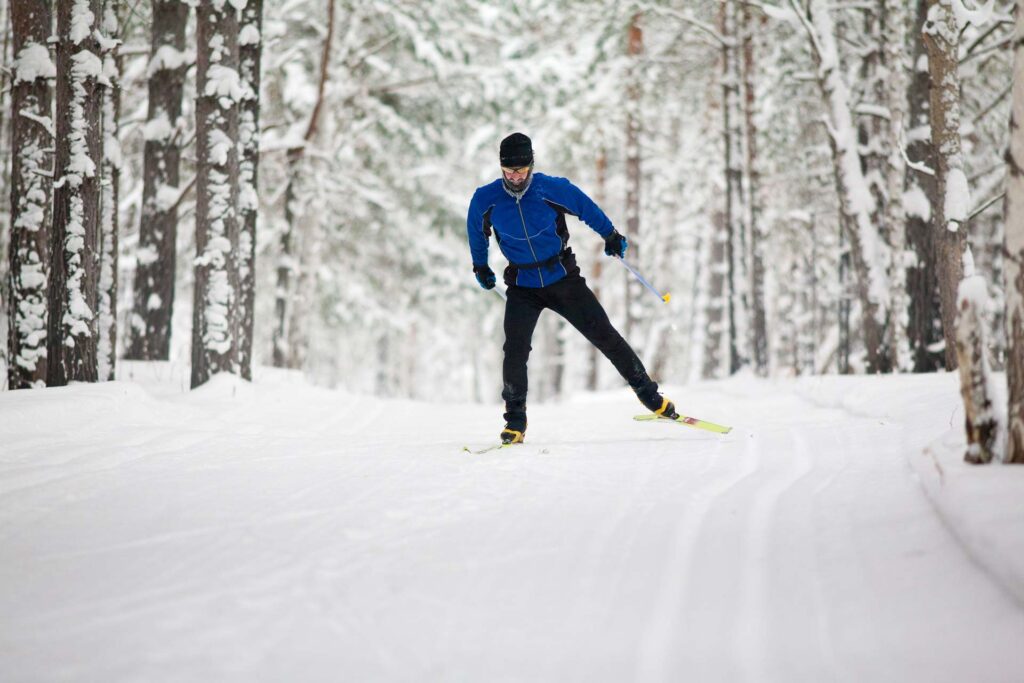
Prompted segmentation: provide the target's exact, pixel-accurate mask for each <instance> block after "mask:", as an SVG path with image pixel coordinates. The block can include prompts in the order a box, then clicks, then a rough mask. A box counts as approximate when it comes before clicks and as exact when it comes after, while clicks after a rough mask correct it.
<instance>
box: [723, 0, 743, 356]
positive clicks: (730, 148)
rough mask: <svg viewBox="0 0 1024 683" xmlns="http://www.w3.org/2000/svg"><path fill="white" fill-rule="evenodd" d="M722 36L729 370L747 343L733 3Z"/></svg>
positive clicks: (740, 125) (725, 16) (725, 10)
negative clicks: (743, 288) (742, 293)
mask: <svg viewBox="0 0 1024 683" xmlns="http://www.w3.org/2000/svg"><path fill="white" fill-rule="evenodd" d="M720 11H721V26H722V36H723V38H724V41H723V43H722V103H723V105H722V142H723V148H724V151H725V214H724V218H725V225H726V231H727V232H726V238H727V239H726V243H725V252H726V255H725V258H726V267H727V272H726V281H725V286H726V289H727V293H726V306H727V320H728V324H729V328H728V335H729V374H730V375H731V374H733V373H735V372H738V371H739V369H740V367H741V366H742V365H743V363H744V362H745V360H746V359H745V358H744V356H743V354H741V352H740V347H741V345H742V346H744V347H745V346H746V339H745V336H746V334H745V330H746V319H745V315H746V311H745V310H743V309H744V307H743V305H742V299H743V297H742V296H741V295H740V292H739V291H738V290H739V285H738V283H740V282H743V281H744V280H745V278H744V276H743V273H744V272H745V267H744V265H745V261H746V259H745V254H744V251H745V250H744V248H743V245H744V243H745V230H744V228H745V226H744V222H743V218H744V196H743V163H744V159H743V141H742V135H743V122H742V112H741V105H740V80H741V75H740V60H739V55H738V48H737V42H738V41H737V34H736V3H735V2H733V0H726V1H725V2H724V3H723V4H722V6H721V9H720Z"/></svg>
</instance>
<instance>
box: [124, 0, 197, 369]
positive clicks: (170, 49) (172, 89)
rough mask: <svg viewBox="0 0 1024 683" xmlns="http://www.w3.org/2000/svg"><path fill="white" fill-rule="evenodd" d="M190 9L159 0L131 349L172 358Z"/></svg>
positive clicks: (147, 356)
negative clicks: (172, 324) (176, 248)
mask: <svg viewBox="0 0 1024 683" xmlns="http://www.w3.org/2000/svg"><path fill="white" fill-rule="evenodd" d="M188 14H189V5H188V3H185V2H181V0H153V17H152V25H151V29H150V31H151V33H150V36H151V38H150V40H151V48H150V58H149V65H148V67H147V69H146V73H147V75H148V86H149V104H148V106H149V111H148V113H147V117H146V125H145V128H144V129H143V133H144V135H145V138H146V144H145V149H144V153H143V154H144V161H143V171H142V174H143V187H142V217H141V221H140V226H139V246H138V249H137V257H136V258H137V265H136V268H135V282H134V288H133V294H134V295H133V302H132V316H131V323H130V325H129V329H128V332H129V340H128V344H127V349H126V352H125V356H126V357H127V358H130V359H133V360H167V359H168V357H169V355H170V348H171V317H172V315H173V313H174V278H175V268H176V261H177V252H176V250H175V242H176V240H177V235H178V198H179V196H180V194H181V192H183V190H184V188H182V187H181V186H180V184H181V179H180V160H181V152H182V150H181V144H182V140H181V136H182V130H181V120H180V119H181V107H182V93H183V90H184V87H185V72H186V70H187V69H188V67H189V64H190V63H191V62H192V60H193V59H194V56H193V54H192V53H191V52H190V51H189V50H186V47H185V25H186V23H187V21H188Z"/></svg>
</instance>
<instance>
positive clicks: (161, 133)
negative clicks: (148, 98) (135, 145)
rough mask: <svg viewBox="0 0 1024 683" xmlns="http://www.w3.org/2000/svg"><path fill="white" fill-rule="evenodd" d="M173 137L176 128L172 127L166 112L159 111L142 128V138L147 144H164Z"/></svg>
mask: <svg viewBox="0 0 1024 683" xmlns="http://www.w3.org/2000/svg"><path fill="white" fill-rule="evenodd" d="M172 135H174V126H172V125H171V122H170V120H169V119H168V118H167V113H166V112H164V111H159V112H158V113H157V114H156V115H155V116H154V117H153V118H151V119H149V120H148V121H146V125H144V126H143V127H142V137H143V139H145V140H146V141H147V142H149V141H156V142H164V141H167V140H170V139H171V136H172Z"/></svg>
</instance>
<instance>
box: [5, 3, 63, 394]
mask: <svg viewBox="0 0 1024 683" xmlns="http://www.w3.org/2000/svg"><path fill="white" fill-rule="evenodd" d="M51 5H52V3H51V2H50V0H24V1H23V2H22V1H21V0H19V2H16V3H14V4H13V5H12V6H11V8H10V11H11V19H12V23H13V30H14V56H15V61H14V64H13V87H12V93H11V110H12V112H13V115H12V117H11V145H12V154H11V242H10V245H9V254H10V262H9V263H10V270H9V271H8V274H7V277H8V281H7V285H8V286H7V292H8V301H7V314H8V328H7V334H8V339H7V349H8V366H7V386H8V387H9V388H10V389H24V388H29V387H39V386H43V385H44V384H45V382H46V371H47V364H46V362H45V358H46V330H47V291H46V287H47V278H48V273H49V268H50V265H49V258H50V247H49V238H50V229H49V225H50V198H51V192H52V179H51V177H50V171H51V169H52V168H53V165H52V163H53V162H52V158H51V157H50V155H49V152H48V150H49V149H50V148H51V147H52V145H53V131H52V125H53V124H52V122H51V119H50V106H51V97H50V85H49V83H48V82H47V79H48V78H52V77H53V76H55V75H56V68H55V67H54V65H53V62H52V61H50V56H49V48H48V47H47V42H46V41H47V39H48V38H49V37H50V33H51V31H52V28H51V26H50V24H51V22H52V19H53V15H52V12H51ZM39 66H41V67H42V68H38V67H39Z"/></svg>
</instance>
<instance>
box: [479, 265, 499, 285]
mask: <svg viewBox="0 0 1024 683" xmlns="http://www.w3.org/2000/svg"><path fill="white" fill-rule="evenodd" d="M473 272H474V273H476V281H477V282H479V283H480V286H481V287H483V288H484V289H494V285H495V283H496V282H497V278H495V277H494V271H493V270H491V267H490V266H488V265H486V264H485V265H482V266H473Z"/></svg>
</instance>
